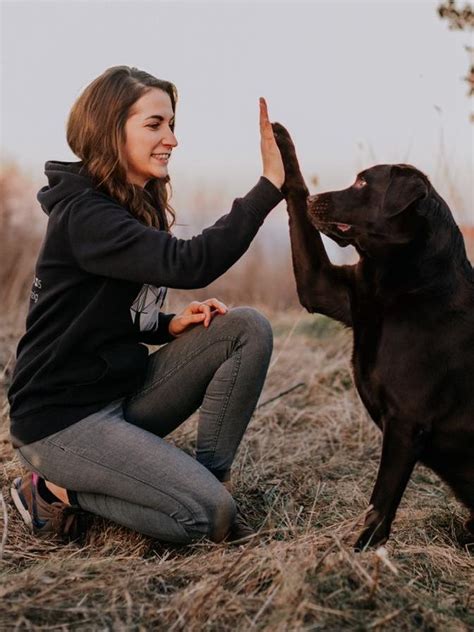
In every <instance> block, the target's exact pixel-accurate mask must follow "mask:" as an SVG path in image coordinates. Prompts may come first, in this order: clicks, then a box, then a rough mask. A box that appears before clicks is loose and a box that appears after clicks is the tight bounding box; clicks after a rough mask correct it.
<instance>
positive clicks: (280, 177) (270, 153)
mask: <svg viewBox="0 0 474 632" xmlns="http://www.w3.org/2000/svg"><path fill="white" fill-rule="evenodd" d="M260 151H261V153H262V163H263V175H264V176H265V178H268V180H270V182H271V183H272V184H274V185H275V186H276V187H277V189H281V187H282V186H283V183H284V181H285V168H284V166H283V160H282V158H281V154H280V150H279V149H278V145H277V144H276V140H275V136H274V135H273V130H272V125H271V123H270V121H269V119H268V110H267V103H266V101H265V99H264V98H263V97H260Z"/></svg>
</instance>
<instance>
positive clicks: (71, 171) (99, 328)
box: [8, 161, 282, 447]
mask: <svg viewBox="0 0 474 632" xmlns="http://www.w3.org/2000/svg"><path fill="white" fill-rule="evenodd" d="M45 173H46V175H47V177H48V180H49V186H45V187H43V188H42V189H41V190H40V191H39V192H38V196H37V198H38V201H39V202H40V204H41V206H42V208H43V210H44V211H45V213H47V214H48V216H49V219H48V225H47V229H46V235H45V238H44V240H43V243H42V246H41V250H40V253H39V256H38V261H37V263H36V269H35V278H34V281H33V287H32V291H31V296H30V306H29V312H28V316H27V319H26V332H25V334H24V335H23V337H22V338H21V339H20V341H19V343H18V348H17V355H16V358H17V361H16V366H15V369H14V373H13V381H12V384H11V386H10V388H9V390H8V401H9V403H10V418H11V440H12V443H13V446H14V447H19V446H21V445H24V444H28V443H32V442H34V441H37V440H38V439H41V438H44V437H47V436H49V435H51V434H53V433H55V432H58V431H59V430H62V429H63V428H66V427H67V426H69V425H71V424H73V423H74V422H76V421H79V420H80V419H82V418H84V417H86V416H87V415H90V414H91V413H93V412H95V411H97V410H99V409H100V408H102V407H103V406H105V405H106V404H107V403H108V402H110V401H113V400H114V399H118V398H120V397H125V396H126V395H128V394H130V393H131V392H133V391H134V390H136V389H137V388H139V386H140V384H141V383H142V381H143V378H144V373H145V369H146V365H147V357H148V348H147V347H146V346H145V345H144V344H141V343H143V342H144V343H149V344H161V343H164V342H167V341H169V340H170V339H171V338H172V337H171V336H170V334H169V333H168V324H169V320H170V319H171V318H172V316H173V314H163V313H161V312H160V313H159V316H158V317H156V316H155V317H154V318H153V317H152V318H151V319H150V318H149V316H150V315H149V314H148V317H147V323H146V326H145V327H143V326H141V324H140V318H138V317H137V316H139V315H140V312H141V311H143V309H142V307H143V304H144V303H145V302H146V301H147V300H148V298H149V297H150V296H151V297H152V298H153V296H154V295H157V298H156V300H154V301H152V303H156V306H155V307H156V308H159V307H160V306H161V302H162V301H161V299H162V297H163V291H162V289H161V288H162V286H163V287H171V288H183V289H187V288H189V289H190V288H199V287H203V286H205V285H208V284H209V283H211V281H213V280H214V279H216V278H217V277H219V276H220V275H221V274H223V273H224V272H225V271H226V270H227V269H228V268H229V267H230V266H231V265H232V264H233V263H235V262H236V261H237V260H238V259H239V257H241V255H242V254H243V253H244V252H245V251H246V250H247V248H248V247H249V245H250V243H251V241H252V239H253V238H254V236H255V234H256V233H257V231H258V229H259V227H260V226H261V224H262V223H263V220H264V219H265V217H266V215H267V214H268V213H269V212H270V211H271V209H272V208H273V207H274V206H276V205H277V204H278V202H280V201H281V199H282V194H281V193H280V191H279V190H278V189H277V188H276V187H275V186H274V185H273V184H272V183H271V182H270V181H269V180H267V179H266V178H264V177H262V178H260V180H259V181H258V183H257V184H256V185H255V186H254V187H253V189H252V190H251V191H250V192H249V193H247V195H245V196H244V197H243V198H237V199H236V200H235V201H234V203H233V205H232V209H231V211H230V212H229V213H228V214H227V215H224V216H223V217H221V218H220V219H219V220H218V221H217V222H216V223H215V224H214V225H213V226H210V227H209V228H206V229H205V230H204V231H203V232H202V233H201V234H200V235H197V236H196V237H193V238H191V239H178V238H176V237H173V236H172V235H171V234H169V233H167V232H166V231H161V230H158V229H156V228H153V227H148V226H145V225H144V224H142V223H141V222H140V221H138V220H137V219H136V218H135V217H134V216H133V215H132V214H131V213H130V212H129V211H128V210H127V209H126V208H124V207H123V206H121V205H120V204H119V203H118V202H116V201H115V200H114V199H112V198H111V197H109V196H108V195H106V194H105V193H102V192H100V191H98V190H97V189H96V188H94V186H93V184H92V181H91V179H90V177H89V176H88V174H87V172H86V171H85V170H84V167H83V165H82V163H81V162H58V161H50V162H47V163H46V165H45ZM143 299H144V300H143ZM143 320H144V319H143ZM150 323H152V324H151V325H150Z"/></svg>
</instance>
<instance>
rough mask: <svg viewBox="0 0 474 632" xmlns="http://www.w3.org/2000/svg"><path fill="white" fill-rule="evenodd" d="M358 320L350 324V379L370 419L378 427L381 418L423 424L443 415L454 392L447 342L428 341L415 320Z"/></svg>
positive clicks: (373, 315)
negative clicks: (419, 420)
mask: <svg viewBox="0 0 474 632" xmlns="http://www.w3.org/2000/svg"><path fill="white" fill-rule="evenodd" d="M361 315H362V314H361V313H359V318H358V319H356V321H355V323H354V352H353V365H354V379H355V383H356V386H357V389H358V391H359V394H360V396H361V399H362V401H363V402H364V404H365V406H366V407H367V409H368V411H369V413H370V414H371V416H372V418H373V419H374V420H375V421H376V422H377V423H379V421H380V419H381V418H382V417H383V416H384V415H386V414H390V415H394V416H397V417H400V416H404V417H413V418H416V417H419V416H423V417H425V418H426V415H430V416H431V415H433V414H435V415H437V414H438V413H441V412H442V411H443V410H446V411H447V410H448V409H449V408H450V406H451V405H452V400H453V398H454V397H455V393H454V390H455V388H456V385H455V384H453V380H452V379H450V373H452V364H453V360H454V356H453V350H452V349H450V348H449V345H448V343H447V341H446V340H445V339H443V338H441V337H434V338H433V335H432V332H431V330H430V328H429V327H426V328H425V327H423V326H422V325H421V324H420V322H421V323H422V322H423V320H422V319H421V320H420V314H418V315H417V316H415V315H412V314H404V315H402V314H400V313H397V312H394V313H393V314H389V315H387V314H383V312H380V311H379V312H377V310H374V311H372V312H368V313H365V314H364V317H363V318H361V317H360V316H361ZM434 401H436V402H437V403H436V407H434V406H433V403H434ZM435 408H436V409H435Z"/></svg>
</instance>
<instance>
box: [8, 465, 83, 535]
mask: <svg viewBox="0 0 474 632" xmlns="http://www.w3.org/2000/svg"><path fill="white" fill-rule="evenodd" d="M38 480H39V476H38V474H36V472H28V474H27V475H26V476H24V477H23V478H22V477H18V478H15V480H14V481H13V484H12V486H11V488H10V492H11V496H12V499H13V502H14V503H15V507H16V508H17V509H18V511H19V512H20V515H21V517H22V518H23V521H24V522H25V524H26V525H27V526H28V527H29V528H30V530H31V531H32V532H33V533H34V534H35V535H37V536H39V537H44V536H46V537H48V536H56V537H59V538H60V539H61V540H62V541H63V542H69V541H73V540H79V539H82V537H83V535H84V534H85V531H86V512H85V511H84V510H82V509H81V508H80V507H72V506H70V505H66V504H65V503H63V502H61V501H60V500H58V501H57V502H53V503H48V502H47V501H46V500H44V499H43V498H42V497H41V496H40V495H39V493H38Z"/></svg>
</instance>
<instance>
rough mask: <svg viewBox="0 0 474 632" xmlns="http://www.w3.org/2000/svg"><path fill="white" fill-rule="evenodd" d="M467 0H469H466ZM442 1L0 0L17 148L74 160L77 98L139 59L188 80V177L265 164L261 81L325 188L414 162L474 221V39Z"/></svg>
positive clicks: (183, 115)
mask: <svg viewBox="0 0 474 632" xmlns="http://www.w3.org/2000/svg"><path fill="white" fill-rule="evenodd" d="M461 4H463V3H461ZM437 5H438V1H433V0H419V1H418V2H405V1H401V0H398V1H392V2H389V1H388V0H378V1H377V2H360V1H356V0H353V1H352V2H340V1H334V0H333V1H332V2H320V1H313V2H304V3H299V2H291V3H290V2H253V3H247V2H225V1H222V0H221V1H220V2H197V1H195V2H159V1H150V2H143V1H141V0H136V1H134V2H129V1H117V0H115V1H113V0H112V1H103V2H102V1H99V0H91V1H75V0H63V1H56V2H44V1H42V0H37V1H35V2H23V1H21V0H16V1H15V2H11V1H5V0H3V1H2V2H1V8H2V68H1V69H2V100H1V106H2V109H1V132H2V146H3V157H4V158H12V159H15V160H16V161H18V162H19V163H20V164H21V165H22V166H23V167H24V168H25V169H29V170H31V172H32V173H34V174H39V175H41V173H42V168H43V164H44V162H45V161H46V160H76V159H77V158H76V157H75V156H74V155H73V154H72V152H71V151H70V150H69V148H68V146H67V143H66V140H65V124H66V120H67V116H68V112H69V109H70V107H71V106H72V104H73V102H74V100H75V99H76V98H77V96H78V95H79V94H80V92H81V91H82V90H83V89H84V88H85V87H86V85H87V84H88V83H90V82H91V81H92V80H93V79H94V78H95V77H96V76H98V75H99V74H101V73H102V72H103V71H104V70H105V69H106V68H108V67H110V66H114V65H119V64H126V65H130V66H137V67H138V68H141V69H143V70H146V71H147V72H150V73H151V74H154V75H155V76H157V77H160V78H163V79H168V80H171V81H173V82H174V83H175V84H176V86H177V88H178V92H179V103H178V108H177V117H176V119H177V122H176V134H177V137H178V141H179V147H178V148H177V150H176V151H175V152H174V154H173V158H172V162H171V163H170V173H171V176H172V180H173V186H174V188H175V190H179V189H180V188H186V187H188V188H190V187H196V186H199V184H200V183H202V184H203V186H204V185H205V186H207V187H208V188H209V187H211V188H212V187H213V186H215V187H217V188H219V187H221V188H222V187H224V189H225V190H226V191H229V193H230V195H232V196H233V195H241V194H244V193H245V192H246V191H247V190H248V189H249V188H250V187H251V186H252V185H253V184H254V182H255V181H256V180H257V178H258V176H259V174H260V171H261V168H260V155H259V137H258V97H259V96H260V95H262V96H265V97H266V99H267V101H268V104H269V110H270V117H271V119H273V120H279V121H280V122H282V123H283V124H285V125H286V126H287V127H288V129H289V130H290V132H291V133H292V135H293V138H294V140H295V143H296V147H297V151H298V155H299V158H300V162H301V164H302V168H303V172H304V174H305V175H306V176H307V178H308V179H309V178H310V177H311V176H312V175H314V174H317V176H318V178H319V185H318V190H329V189H339V188H345V187H346V186H348V185H349V184H350V183H351V182H352V180H353V177H354V175H355V173H356V172H357V171H358V170H360V169H362V168H365V167H367V166H370V165H371V164H376V163H381V162H409V163H411V164H414V165H415V166H417V167H418V168H419V169H421V170H422V171H424V172H425V173H426V174H427V175H428V176H429V177H430V178H431V180H432V182H433V183H434V185H435V187H436V188H437V189H438V191H439V192H440V193H441V195H443V196H444V197H446V198H447V200H448V201H449V203H450V204H451V205H455V206H456V207H457V209H456V210H457V211H458V212H460V213H462V216H463V221H466V220H468V221H471V222H472V223H474V194H473V188H472V182H471V174H472V171H473V129H474V124H472V123H469V115H470V108H472V99H471V102H470V100H469V99H468V98H467V96H466V93H467V83H465V82H463V81H462V77H464V76H465V75H466V73H467V70H468V67H469V57H468V54H467V52H466V51H465V49H464V47H465V45H467V44H469V42H470V39H471V40H472V35H471V36H469V34H468V33H466V32H464V33H460V32H456V31H450V30H449V29H448V24H447V22H446V21H445V20H440V19H439V18H438V16H437V13H436V7H437Z"/></svg>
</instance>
